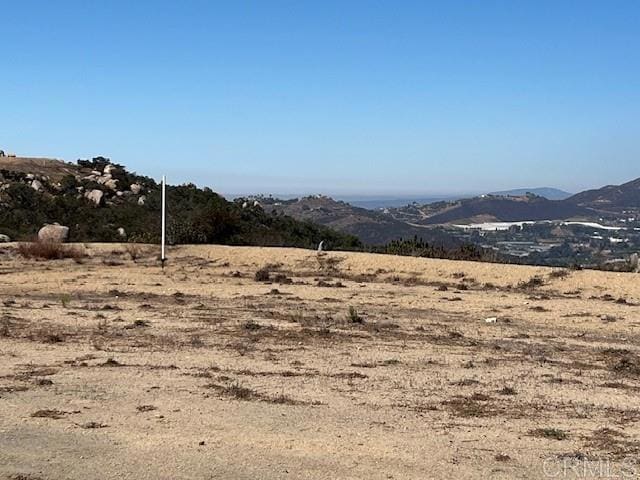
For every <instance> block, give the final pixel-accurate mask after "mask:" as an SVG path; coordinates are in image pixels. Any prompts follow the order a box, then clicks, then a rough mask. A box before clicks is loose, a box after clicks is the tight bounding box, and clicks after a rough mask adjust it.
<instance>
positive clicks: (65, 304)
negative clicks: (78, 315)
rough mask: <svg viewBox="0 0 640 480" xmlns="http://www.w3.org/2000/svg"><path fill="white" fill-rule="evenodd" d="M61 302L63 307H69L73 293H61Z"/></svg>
mask: <svg viewBox="0 0 640 480" xmlns="http://www.w3.org/2000/svg"><path fill="white" fill-rule="evenodd" d="M60 303H61V304H62V307H63V308H67V307H68V306H69V303H71V295H69V294H68V293H63V294H62V295H60Z"/></svg>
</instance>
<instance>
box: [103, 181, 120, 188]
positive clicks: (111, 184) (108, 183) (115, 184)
mask: <svg viewBox="0 0 640 480" xmlns="http://www.w3.org/2000/svg"><path fill="white" fill-rule="evenodd" d="M104 186H105V187H107V188H109V189H111V190H116V189H117V188H118V180H116V179H115V178H112V179H110V180H107V181H106V182H104Z"/></svg>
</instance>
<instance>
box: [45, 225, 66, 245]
mask: <svg viewBox="0 0 640 480" xmlns="http://www.w3.org/2000/svg"><path fill="white" fill-rule="evenodd" d="M68 238H69V227H65V226H63V225H58V224H54V225H45V226H44V227H42V228H41V229H40V230H39V231H38V240H39V241H41V242H57V243H62V242H66V241H67V239H68Z"/></svg>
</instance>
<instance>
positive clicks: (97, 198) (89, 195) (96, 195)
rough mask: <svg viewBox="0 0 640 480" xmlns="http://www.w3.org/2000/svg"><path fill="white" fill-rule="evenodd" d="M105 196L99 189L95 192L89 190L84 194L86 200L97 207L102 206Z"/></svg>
mask: <svg viewBox="0 0 640 480" xmlns="http://www.w3.org/2000/svg"><path fill="white" fill-rule="evenodd" d="M103 196H104V192H103V191H102V190H98V189H97V188H96V189H93V190H89V191H88V192H85V194H84V198H86V199H87V200H91V201H92V202H93V203H95V204H96V205H100V203H101V202H102V197H103Z"/></svg>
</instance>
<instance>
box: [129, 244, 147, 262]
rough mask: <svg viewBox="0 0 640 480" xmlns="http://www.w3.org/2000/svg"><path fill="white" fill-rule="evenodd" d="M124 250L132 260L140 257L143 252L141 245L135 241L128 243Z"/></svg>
mask: <svg viewBox="0 0 640 480" xmlns="http://www.w3.org/2000/svg"><path fill="white" fill-rule="evenodd" d="M125 250H126V251H127V253H128V254H129V257H131V260H133V261H134V262H135V261H136V260H137V259H138V258H140V256H141V255H142V253H143V250H142V247H141V246H140V245H138V244H136V243H128V244H127V245H126V247H125Z"/></svg>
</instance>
